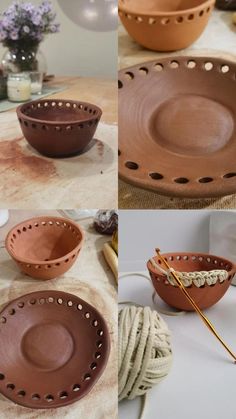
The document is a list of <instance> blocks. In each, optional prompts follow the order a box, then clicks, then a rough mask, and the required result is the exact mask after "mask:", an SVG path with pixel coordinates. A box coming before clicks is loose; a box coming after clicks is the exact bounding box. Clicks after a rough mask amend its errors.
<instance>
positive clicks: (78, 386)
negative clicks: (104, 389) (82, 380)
mask: <svg viewBox="0 0 236 419" xmlns="http://www.w3.org/2000/svg"><path fill="white" fill-rule="evenodd" d="M80 389H81V386H80V385H79V384H74V385H73V387H72V390H73V391H75V392H76V391H79V390H80Z"/></svg>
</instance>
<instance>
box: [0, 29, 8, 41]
mask: <svg viewBox="0 0 236 419" xmlns="http://www.w3.org/2000/svg"><path fill="white" fill-rule="evenodd" d="M6 37H7V33H6V32H5V31H3V30H0V41H4V40H5V39H6Z"/></svg>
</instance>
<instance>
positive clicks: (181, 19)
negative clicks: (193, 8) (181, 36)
mask: <svg viewBox="0 0 236 419" xmlns="http://www.w3.org/2000/svg"><path fill="white" fill-rule="evenodd" d="M183 21H184V18H183V16H177V18H176V19H175V22H176V23H177V24H179V23H182V22H183Z"/></svg>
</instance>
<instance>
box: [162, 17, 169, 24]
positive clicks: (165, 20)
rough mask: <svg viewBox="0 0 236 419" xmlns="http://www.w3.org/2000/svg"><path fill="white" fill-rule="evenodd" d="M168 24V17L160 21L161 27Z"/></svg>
mask: <svg viewBox="0 0 236 419" xmlns="http://www.w3.org/2000/svg"><path fill="white" fill-rule="evenodd" d="M169 23H170V18H168V17H163V18H162V19H161V24H162V25H168V24H169Z"/></svg>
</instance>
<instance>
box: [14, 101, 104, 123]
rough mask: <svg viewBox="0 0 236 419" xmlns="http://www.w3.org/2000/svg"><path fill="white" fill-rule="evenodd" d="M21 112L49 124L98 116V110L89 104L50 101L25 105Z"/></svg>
mask: <svg viewBox="0 0 236 419" xmlns="http://www.w3.org/2000/svg"><path fill="white" fill-rule="evenodd" d="M21 112H22V113H23V114H24V115H25V116H28V117H30V118H33V119H38V120H41V121H47V122H78V121H83V120H88V119H90V118H94V117H95V116H97V115H98V110H97V109H96V108H95V107H93V106H92V105H89V104H85V103H78V102H76V103H75V102H74V103H73V102H66V101H49V100H47V101H38V102H31V103H29V104H27V105H23V106H22V108H21Z"/></svg>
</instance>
